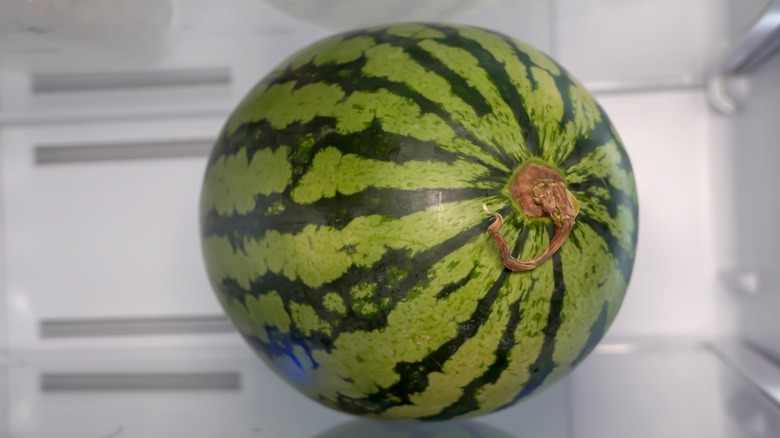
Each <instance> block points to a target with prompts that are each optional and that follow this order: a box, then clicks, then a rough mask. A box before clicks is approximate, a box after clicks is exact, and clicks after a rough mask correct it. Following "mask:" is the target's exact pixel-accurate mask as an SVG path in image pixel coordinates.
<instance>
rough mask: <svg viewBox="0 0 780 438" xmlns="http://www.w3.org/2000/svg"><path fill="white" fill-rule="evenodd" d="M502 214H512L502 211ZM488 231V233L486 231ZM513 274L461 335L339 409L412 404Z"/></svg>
mask: <svg viewBox="0 0 780 438" xmlns="http://www.w3.org/2000/svg"><path fill="white" fill-rule="evenodd" d="M501 213H502V214H504V213H508V211H502V212H501ZM483 232H484V230H483ZM524 243H525V242H524V241H523V240H518V243H517V245H516V246H515V252H519V251H521V250H522V246H523V244H524ZM509 274H511V271H509V270H508V269H504V270H503V271H501V274H500V275H499V276H498V278H496V280H495V282H494V283H493V285H492V286H491V287H490V289H489V290H488V291H487V292H486V293H485V295H483V296H482V297H481V298H480V299H479V301H478V302H477V307H476V309H475V310H474V312H473V313H472V314H471V316H470V317H469V318H468V319H467V320H466V321H464V322H462V323H459V324H458V334H457V335H456V336H455V337H454V338H452V339H450V340H449V341H447V342H445V343H444V344H442V345H441V346H440V347H439V348H437V349H436V350H434V351H433V352H431V353H429V354H428V355H426V356H425V357H424V358H423V359H422V360H420V361H417V362H399V363H397V364H396V366H395V371H396V373H397V374H398V375H399V376H400V380H399V381H398V382H397V383H395V384H394V385H392V386H390V387H388V388H382V389H380V390H379V391H377V392H375V393H373V394H370V395H368V396H367V397H365V398H353V397H347V396H345V395H343V394H340V395H339V397H338V404H339V406H340V407H341V408H342V409H344V410H346V411H348V412H352V413H355V414H369V413H374V414H377V413H381V412H383V411H385V410H387V409H389V408H391V407H394V406H400V405H407V404H411V400H410V399H409V396H410V395H411V394H415V393H419V392H422V391H424V390H425V389H426V388H427V387H428V376H429V375H430V374H431V373H433V372H441V370H442V365H443V364H444V363H445V362H447V360H449V358H451V357H452V356H453V355H455V353H456V352H457V351H458V349H460V347H461V346H463V344H465V343H466V341H468V340H469V339H471V338H473V337H474V336H475V335H476V334H477V332H478V331H479V329H480V327H482V326H483V325H484V324H485V322H486V321H487V319H488V317H489V315H490V312H491V308H492V306H493V304H494V303H495V302H496V300H497V298H498V292H499V291H500V290H501V288H502V287H503V286H504V283H505V282H506V280H507V277H508V275H509Z"/></svg>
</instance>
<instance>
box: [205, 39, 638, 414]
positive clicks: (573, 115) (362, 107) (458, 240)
mask: <svg viewBox="0 0 780 438" xmlns="http://www.w3.org/2000/svg"><path fill="white" fill-rule="evenodd" d="M637 208H638V207H637V196H636V187H635V183H634V177H633V172H632V170H631V164H630V162H629V159H628V156H627V155H626V152H625V150H624V149H623V146H622V144H621V141H620V139H619V137H618V135H617V133H616V131H615V129H614V128H613V126H612V124H611V123H610V121H609V119H608V118H607V115H606V114H605V113H604V111H603V110H602V108H601V107H600V106H599V105H598V104H597V103H596V101H595V100H594V99H593V97H592V96H591V95H590V94H589V93H588V92H587V91H586V90H585V88H584V87H583V86H582V85H581V84H580V83H579V82H577V81H576V80H575V79H574V78H573V77H572V76H571V75H570V74H569V73H567V72H566V70H564V69H563V68H562V67H561V66H560V65H558V64H557V63H556V62H554V61H553V60H551V59H550V58H548V57H547V56H545V55H544V54H542V53H541V52H539V51H537V50H535V49H534V48H532V47H530V46H528V45H526V44H524V43H522V42H520V41H516V40H514V39H512V38H510V37H507V36H505V35H502V34H499V33H495V32H492V31H489V30H484V29H480V28H475V27H470V26H463V25H442V24H393V25H386V26H380V27H373V28H367V29H360V30H355V31H351V32H348V33H343V34H339V35H336V36H333V37H330V38H326V39H324V40H322V41H319V42H317V43H315V44H313V45H311V46H309V47H307V48H304V49H303V50H301V51H300V52H298V53H296V54H294V55H293V56H292V57H290V58H289V59H287V60H286V61H284V62H283V63H282V64H281V65H279V67H278V68H276V69H275V70H273V71H272V72H271V73H269V74H268V75H267V76H266V77H265V78H264V79H262V80H261V81H260V82H259V84H258V85H257V86H256V87H255V88H254V89H253V90H251V92H250V93H249V94H248V95H247V96H246V97H245V98H244V99H243V101H242V102H241V103H240V104H239V105H238V107H237V108H236V109H235V111H234V112H233V113H232V114H231V116H230V117H229V119H228V120H227V123H226V124H225V126H224V129H223V130H222V132H221V134H220V136H219V138H218V141H217V142H216V145H215V147H214V149H213V152H212V153H211V156H210V158H209V160H208V165H207V170H206V175H205V179H204V184H203V188H202V196H201V206H200V220H201V233H202V247H203V253H204V258H205V264H206V268H207V272H208V276H209V278H210V281H211V284H212V286H213V288H214V290H215V291H216V295H217V297H218V299H219V301H220V303H221V304H222V306H223V307H224V309H225V311H226V312H227V314H228V315H229V316H230V317H231V319H232V320H233V321H234V323H235V325H236V326H237V328H238V330H239V332H240V333H241V334H242V336H243V337H244V338H245V339H246V341H247V342H248V344H249V345H250V346H251V347H252V348H253V349H254V350H255V351H256V352H257V354H258V355H259V356H260V357H261V358H262V359H263V360H264V361H265V362H266V363H267V364H268V365H269V366H270V367H271V368H272V369H273V370H274V371H276V372H277V373H278V374H279V375H280V376H282V377H283V378H284V379H285V380H287V381H288V382H289V383H290V384H291V385H293V386H294V387H295V388H297V389H298V390H299V391H301V392H302V393H304V394H306V395H307V396H309V397H311V398H312V399H314V400H316V401H318V402H320V403H322V404H324V405H327V406H329V407H332V408H335V409H338V410H341V411H344V412H347V413H351V414H356V415H362V416H367V417H374V418H383V419H404V420H420V421H427V420H446V419H453V418H467V417H473V416H476V415H481V414H485V413H489V412H493V411H496V410H498V409H502V408H505V407H507V406H511V405H512V404H514V403H516V402H518V401H519V400H522V399H524V398H526V397H528V396H529V395H531V394H534V393H536V392H538V391H540V390H541V389H542V388H544V387H545V386H547V385H550V384H552V383H553V382H555V381H557V380H559V379H560V378H561V377H563V376H564V375H566V374H567V373H568V372H570V371H571V370H572V369H573V368H574V367H575V366H576V365H577V364H578V363H579V362H580V361H581V360H582V359H583V358H584V357H585V356H587V355H588V353H589V352H590V351H591V350H593V348H594V347H595V346H596V344H597V343H598V342H599V340H600V339H601V338H602V336H603V335H604V333H605V331H606V330H607V328H608V327H609V326H610V324H611V323H612V321H613V319H614V318H615V316H616V313H617V311H618V309H619V307H620V305H621V303H622V301H623V297H624V295H625V292H626V288H627V285H628V282H629V278H630V276H631V270H632V267H633V262H634V257H635V248H636V241H637ZM486 211H487V212H486ZM488 212H489V213H490V214H488Z"/></svg>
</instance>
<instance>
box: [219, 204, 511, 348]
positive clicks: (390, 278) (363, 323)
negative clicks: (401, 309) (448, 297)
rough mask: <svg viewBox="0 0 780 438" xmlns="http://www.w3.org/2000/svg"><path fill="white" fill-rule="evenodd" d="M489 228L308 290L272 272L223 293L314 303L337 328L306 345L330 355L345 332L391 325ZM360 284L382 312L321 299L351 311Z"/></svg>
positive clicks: (388, 257) (399, 253)
mask: <svg viewBox="0 0 780 438" xmlns="http://www.w3.org/2000/svg"><path fill="white" fill-rule="evenodd" d="M501 213H502V214H504V215H506V216H507V217H509V216H511V214H512V213H511V211H510V209H509V208H507V209H504V210H502V211H501ZM486 229H487V225H486V224H479V225H477V226H475V227H473V228H471V229H468V230H465V231H463V232H462V233H460V234H458V235H457V236H454V237H452V238H451V239H449V240H447V241H445V242H443V243H441V244H439V245H436V246H434V247H432V248H429V249H427V250H425V251H421V252H419V253H418V254H416V255H415V256H414V257H409V254H408V251H407V250H404V249H388V250H387V252H385V254H384V255H383V256H382V258H381V259H380V260H379V261H378V262H377V263H375V264H374V265H373V266H370V267H367V268H360V267H356V266H352V267H350V268H349V269H348V270H347V272H346V273H345V274H344V275H342V276H341V277H339V278H338V279H336V280H334V281H332V282H330V283H327V284H324V285H322V286H320V287H318V288H310V287H308V286H306V285H305V284H304V283H303V282H302V281H301V280H299V279H298V280H290V279H288V278H287V277H285V276H283V275H281V274H275V273H273V272H268V273H266V274H265V275H264V276H262V277H260V278H258V279H256V280H254V281H253V282H252V283H251V286H250V289H249V290H246V289H244V288H242V287H241V286H240V285H239V284H238V282H237V281H235V280H233V279H223V281H222V284H221V286H220V293H222V294H224V295H225V296H227V297H233V298H236V299H238V300H239V301H242V302H243V300H244V298H245V296H246V295H248V294H249V295H253V296H260V295H263V294H266V293H268V292H269V291H272V290H276V291H285V293H284V294H280V295H281V297H282V299H283V300H284V303H285V306H288V304H289V302H290V301H295V302H301V303H309V304H311V305H312V307H313V308H314V310H315V312H316V313H317V315H318V316H319V317H320V319H322V320H324V321H326V322H328V323H331V324H335V323H338V324H339V325H337V326H334V327H333V331H332V333H331V335H330V336H326V335H325V334H323V333H319V334H318V333H312V335H311V336H310V337H309V338H310V339H309V340H308V341H307V342H309V348H317V349H325V350H326V351H330V348H331V346H332V342H333V341H334V340H335V339H336V338H337V337H338V336H339V335H340V334H341V333H350V332H354V331H358V330H364V331H371V330H377V329H380V328H382V327H384V326H385V325H387V316H388V315H389V314H390V312H391V311H392V309H393V308H394V307H395V305H396V304H397V303H398V302H399V301H400V300H402V299H403V298H404V297H405V296H406V293H407V292H408V291H409V290H410V289H411V288H412V287H413V286H415V285H417V284H419V283H421V282H424V281H426V280H427V279H428V271H429V270H430V269H431V268H432V267H433V266H434V265H435V264H436V263H438V262H439V261H441V258H442V257H443V256H444V255H446V254H450V253H452V252H454V251H455V250H456V249H458V248H460V247H461V246H463V245H465V244H467V243H468V242H469V241H471V240H473V239H474V238H481V237H482V235H483V234H486V233H485V230H486ZM393 272H405V273H406V274H405V276H404V277H403V278H402V279H401V280H400V281H398V279H397V278H396V277H397V275H394V274H393ZM361 283H375V284H376V285H377V290H376V293H375V295H374V296H373V297H372V302H373V303H374V304H375V305H377V307H378V308H380V309H381V311H380V312H377V313H376V314H375V315H371V316H364V315H360V314H357V313H354V312H348V313H347V315H346V316H342V315H338V314H334V313H332V312H330V311H329V310H328V309H326V308H325V306H324V304H323V297H324V296H325V294H327V293H329V292H336V293H338V294H339V295H340V296H341V298H342V299H343V300H344V303H345V304H346V305H347V307H350V306H351V305H352V304H353V303H354V299H353V298H352V296H351V295H350V293H349V290H350V289H352V287H353V286H355V285H358V284H361ZM387 297H389V299H390V302H389V303H386V304H385V305H382V301H383V300H384V299H385V298H387ZM293 329H294V327H293Z"/></svg>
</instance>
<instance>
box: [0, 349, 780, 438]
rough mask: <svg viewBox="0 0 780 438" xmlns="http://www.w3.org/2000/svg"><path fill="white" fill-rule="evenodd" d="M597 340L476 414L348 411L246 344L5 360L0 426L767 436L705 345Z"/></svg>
mask: <svg viewBox="0 0 780 438" xmlns="http://www.w3.org/2000/svg"><path fill="white" fill-rule="evenodd" d="M620 346H621V348H610V346H609V345H606V346H602V348H601V349H600V350H599V351H598V352H597V353H595V354H593V355H592V356H591V357H589V358H588V359H587V360H585V361H584V362H583V363H582V364H581V365H580V367H579V368H578V369H577V370H575V372H574V373H572V374H571V375H570V376H569V377H568V378H567V379H565V380H564V381H562V382H560V383H558V384H556V385H553V386H552V387H550V388H549V389H548V390H546V391H545V392H543V393H541V394H539V395H538V396H535V397H533V398H531V399H530V400H527V401H525V402H523V403H521V404H519V405H516V406H514V407H511V408H509V409H506V410H503V411H501V412H498V413H495V414H492V415H488V416H484V417H480V418H478V419H475V420H467V421H460V422H448V423H427V424H410V423H386V422H380V421H374V420H365V419H355V418H354V417H350V416H347V415H344V414H341V413H338V412H335V411H332V410H330V409H328V408H325V407H322V406H320V405H318V404H316V403H314V402H313V401H311V400H309V399H307V398H306V397H304V396H302V395H300V394H298V393H296V392H295V391H293V390H292V389H291V388H290V387H288V386H287V385H286V384H285V383H283V382H282V381H281V380H280V379H279V378H278V377H276V376H275V375H274V374H273V373H272V372H271V371H269V370H268V369H267V368H266V367H265V365H263V363H262V362H261V361H260V360H258V359H257V358H256V357H254V356H253V355H252V353H251V352H249V350H248V349H245V348H240V349H210V350H204V349H202V350H181V351H176V350H173V351H163V350H159V351H154V350H146V351H140V350H138V351H130V350H123V351H113V352H109V351H105V352H51V353H39V354H28V355H24V356H20V355H15V356H9V357H6V358H0V437H2V438H10V437H13V438H32V437H54V436H56V437H58V438H69V437H91V436H94V437H109V436H130V437H188V438H189V437H204V438H206V437H209V438H211V437H250V436H251V437H267V438H364V437H379V438H382V437H393V438H405V437H414V438H434V437H436V438H445V437H446V438H477V437H479V438H526V437H535V438H539V437H543V438H611V437H614V438H626V437H631V438H635V437H653V438H655V437H684V438H698V437H702V438H770V437H775V438H776V437H777V436H780V408H778V406H777V405H775V404H773V402H771V401H770V399H769V398H767V397H765V396H764V394H762V393H761V391H759V390H758V389H757V388H756V387H754V386H753V385H752V384H750V383H748V381H747V380H745V379H743V378H742V377H741V376H740V375H738V374H737V373H736V372H735V371H733V370H732V369H731V368H730V367H729V366H727V365H726V364H725V362H723V361H722V360H721V359H719V357H718V356H716V355H715V354H714V353H713V352H711V351H710V350H708V349H705V348H702V347H685V348H681V347H674V348H671V347H669V348H660V347H652V348H651V347H642V346H639V347H636V346H632V348H625V347H626V345H623V344H620Z"/></svg>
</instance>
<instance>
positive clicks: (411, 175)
mask: <svg viewBox="0 0 780 438" xmlns="http://www.w3.org/2000/svg"><path fill="white" fill-rule="evenodd" d="M488 174H489V172H488V170H487V169H485V167H483V166H482V165H480V164H478V163H473V162H469V161H466V160H458V161H456V162H454V163H452V164H448V163H444V162H430V161H428V162H426V161H407V162H405V163H403V164H396V163H394V162H392V161H380V160H373V159H368V158H362V157H360V156H358V155H354V154H346V155H342V154H341V152H340V151H339V150H338V149H336V148H334V147H328V148H325V149H323V150H322V151H320V152H319V153H317V155H316V156H315V157H314V159H313V160H312V165H311V167H310V169H309V171H308V172H307V173H306V174H305V175H303V177H302V178H301V180H300V182H299V183H298V185H296V187H295V188H294V189H293V191H292V193H291V199H292V200H293V201H295V202H297V203H299V204H304V205H305V204H311V203H313V202H316V201H318V200H320V199H322V198H332V197H333V196H336V195H337V194H342V195H351V194H354V193H358V192H360V191H363V190H365V189H366V188H367V187H369V186H370V187H376V188H383V189H386V188H392V189H401V190H416V189H423V188H441V187H447V188H465V187H478V188H486V189H487V188H497V187H496V184H495V183H489V182H478V181H479V179H480V178H481V177H485V176H487V175H488Z"/></svg>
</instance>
